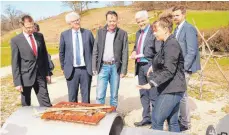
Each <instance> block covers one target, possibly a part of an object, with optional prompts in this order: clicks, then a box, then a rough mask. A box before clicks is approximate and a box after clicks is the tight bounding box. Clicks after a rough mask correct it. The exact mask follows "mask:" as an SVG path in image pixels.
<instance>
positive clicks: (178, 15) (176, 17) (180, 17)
mask: <svg viewBox="0 0 229 135" xmlns="http://www.w3.org/2000/svg"><path fill="white" fill-rule="evenodd" d="M172 15H173V21H174V22H175V24H176V25H179V24H180V23H181V22H182V21H184V20H185V14H182V12H181V10H176V11H174V12H173V13H172Z"/></svg>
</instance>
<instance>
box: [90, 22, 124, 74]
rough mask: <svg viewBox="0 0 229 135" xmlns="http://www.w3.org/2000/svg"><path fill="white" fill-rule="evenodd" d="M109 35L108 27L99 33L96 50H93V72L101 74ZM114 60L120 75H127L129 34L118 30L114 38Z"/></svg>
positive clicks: (95, 44)
mask: <svg viewBox="0 0 229 135" xmlns="http://www.w3.org/2000/svg"><path fill="white" fill-rule="evenodd" d="M106 34H107V26H105V27H104V28H101V29H99V30H98V31H97V35H96V39H95V43H94V48H93V60H92V70H93V71H97V72H98V73H99V72H100V69H101V65H102V62H103V53H104V48H105V47H104V46H105V40H106ZM113 48H114V58H115V64H116V67H117V72H118V74H120V73H121V74H127V66H128V35H127V32H126V31H124V30H122V29H120V28H116V33H115V37H114V44H113Z"/></svg>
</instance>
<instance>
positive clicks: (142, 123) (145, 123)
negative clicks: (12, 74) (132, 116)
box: [134, 121, 151, 127]
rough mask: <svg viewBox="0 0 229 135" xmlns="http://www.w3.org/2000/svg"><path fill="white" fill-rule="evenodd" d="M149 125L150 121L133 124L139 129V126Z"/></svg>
mask: <svg viewBox="0 0 229 135" xmlns="http://www.w3.org/2000/svg"><path fill="white" fill-rule="evenodd" d="M149 124H151V122H150V121H144V122H142V121H141V122H135V123H134V125H135V126H136V127H141V126H145V125H149Z"/></svg>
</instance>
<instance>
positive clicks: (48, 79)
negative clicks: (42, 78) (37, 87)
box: [46, 76, 51, 84]
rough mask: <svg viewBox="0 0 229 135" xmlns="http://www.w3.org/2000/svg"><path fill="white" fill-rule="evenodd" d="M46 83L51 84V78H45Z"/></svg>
mask: <svg viewBox="0 0 229 135" xmlns="http://www.w3.org/2000/svg"><path fill="white" fill-rule="evenodd" d="M46 80H47V83H49V84H50V83H51V76H46Z"/></svg>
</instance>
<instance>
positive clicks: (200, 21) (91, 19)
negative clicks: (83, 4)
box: [3, 7, 229, 43]
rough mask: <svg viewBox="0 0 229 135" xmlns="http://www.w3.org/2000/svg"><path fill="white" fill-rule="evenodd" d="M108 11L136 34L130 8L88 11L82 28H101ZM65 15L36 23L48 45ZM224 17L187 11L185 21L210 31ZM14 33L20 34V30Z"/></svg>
mask: <svg viewBox="0 0 229 135" xmlns="http://www.w3.org/2000/svg"><path fill="white" fill-rule="evenodd" d="M108 10H115V11H117V13H118V15H119V26H120V27H121V28H123V29H124V30H126V31H127V32H128V33H134V32H136V30H137V29H138V27H137V25H136V23H135V19H134V15H135V13H136V11H135V9H134V8H131V7H106V8H98V9H91V10H88V11H86V12H84V13H83V14H82V15H81V25H82V27H84V28H87V29H93V28H96V27H98V26H99V25H102V26H103V25H104V24H105V14H106V12H107V11H108ZM157 12H158V11H157ZM154 13H155V11H150V12H149V16H150V17H154ZM66 14H67V13H66V12H65V13H62V14H60V15H57V16H54V17H51V18H49V19H46V20H43V21H39V22H38V24H39V25H40V28H41V32H42V33H43V34H44V35H45V40H46V41H47V42H48V43H57V42H58V41H59V36H60V33H61V32H62V31H64V30H66V29H68V28H69V26H68V25H67V24H66V22H65V15H66ZM226 16H229V11H188V16H187V20H188V21H189V22H190V23H193V21H192V19H194V20H195V22H196V24H197V26H198V27H199V28H200V29H211V28H217V27H221V26H225V25H227V24H228V22H229V17H226ZM153 20H154V18H152V19H151V22H152V21H153ZM15 31H17V32H20V29H18V30H15ZM15 31H11V32H9V34H5V35H4V36H3V41H5V40H7V39H9V37H11V36H14V35H15V34H14V33H15Z"/></svg>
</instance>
